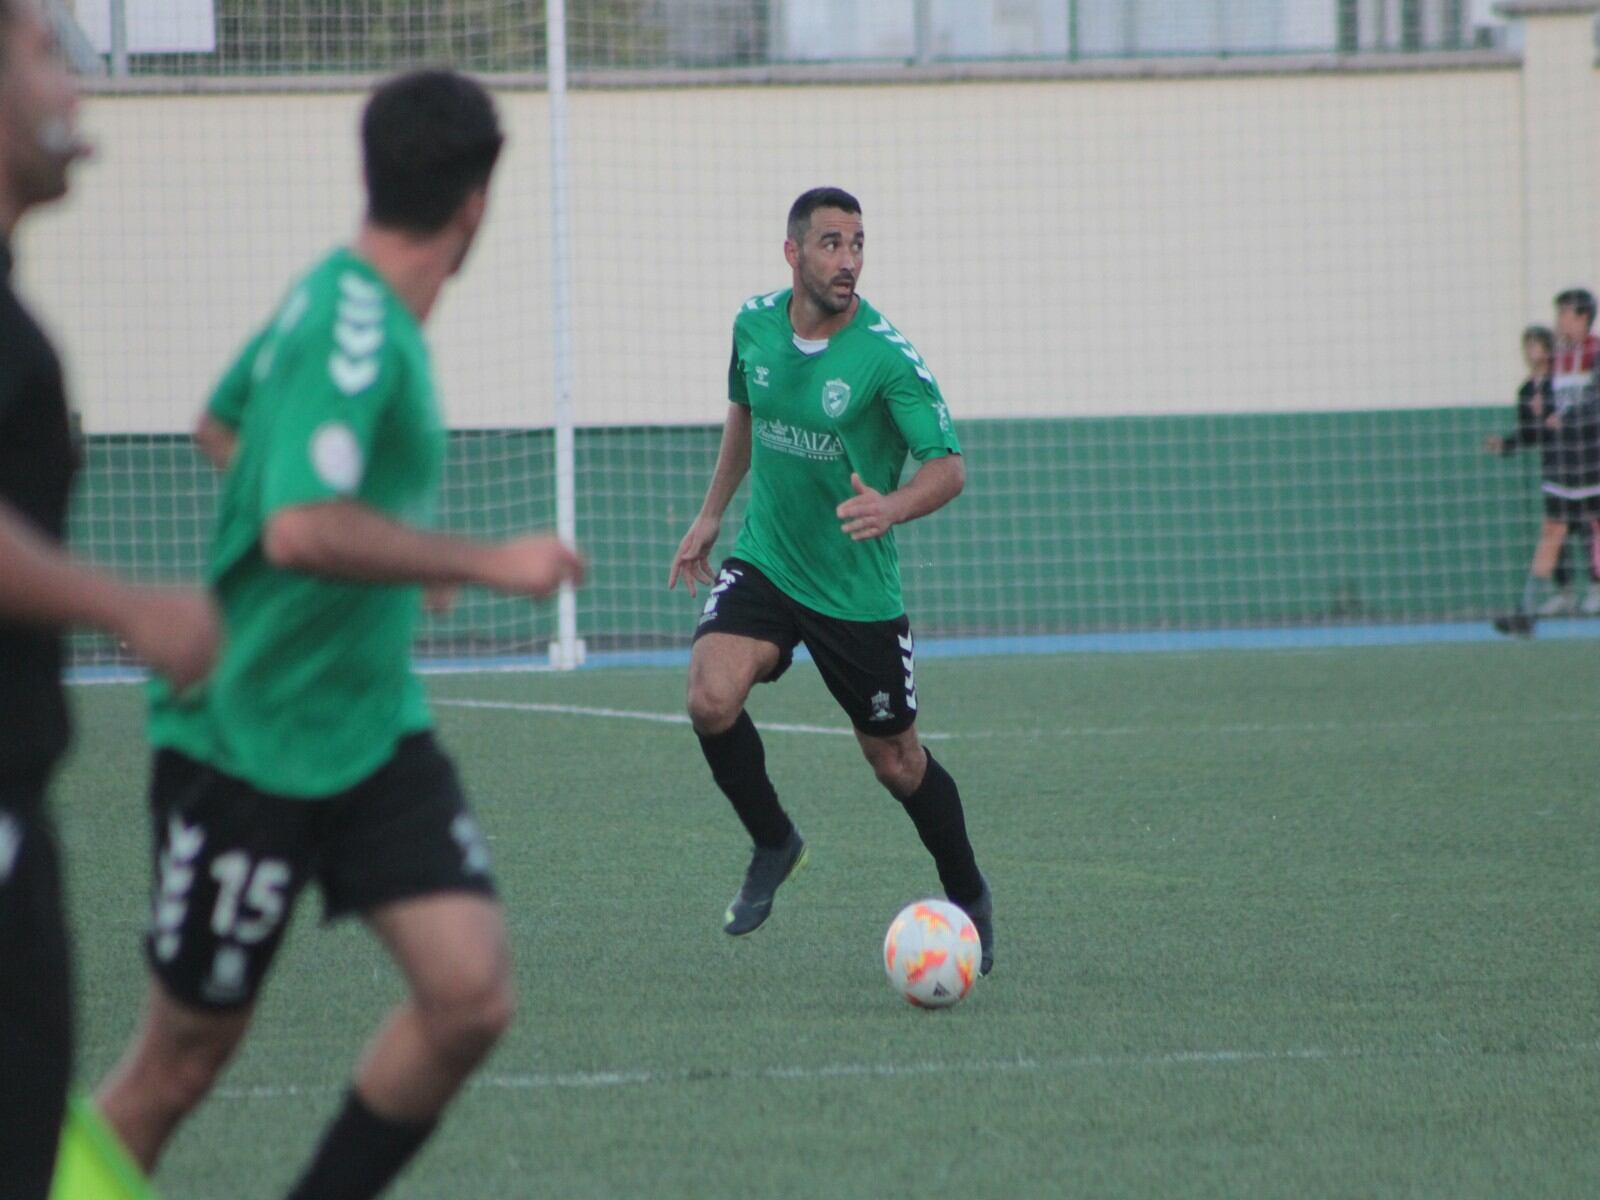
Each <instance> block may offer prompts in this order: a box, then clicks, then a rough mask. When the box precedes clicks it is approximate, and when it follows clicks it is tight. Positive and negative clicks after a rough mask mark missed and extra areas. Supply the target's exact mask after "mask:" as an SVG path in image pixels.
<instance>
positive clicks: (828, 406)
mask: <svg viewBox="0 0 1600 1200" xmlns="http://www.w3.org/2000/svg"><path fill="white" fill-rule="evenodd" d="M849 407H850V385H849V384H848V383H846V382H845V381H844V380H842V379H830V380H828V382H827V383H825V384H823V385H822V411H823V412H825V413H827V414H828V415H829V416H830V417H832V418H834V419H835V420H837V419H838V418H839V416H840V414H841V413H843V412H844V410H845V409H847V408H849Z"/></svg>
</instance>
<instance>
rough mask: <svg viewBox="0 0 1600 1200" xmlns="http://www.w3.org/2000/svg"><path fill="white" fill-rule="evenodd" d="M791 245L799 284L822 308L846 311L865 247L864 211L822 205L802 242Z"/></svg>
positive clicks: (812, 216)
mask: <svg viewBox="0 0 1600 1200" xmlns="http://www.w3.org/2000/svg"><path fill="white" fill-rule="evenodd" d="M789 244H790V246H793V247H794V250H793V256H792V257H791V259H790V261H791V262H792V263H793V264H794V269H795V279H796V283H797V285H798V286H799V287H802V288H804V289H805V292H806V295H807V296H809V297H810V298H811V301H812V302H813V303H814V304H815V305H816V306H817V308H818V309H820V310H821V311H823V312H825V313H831V314H833V315H835V316H837V315H838V314H839V313H842V312H844V311H846V310H847V309H848V308H849V307H850V305H851V303H852V302H853V301H854V300H855V298H856V282H857V281H858V280H859V279H860V278H861V263H862V259H863V256H864V252H865V246H866V234H865V233H864V232H863V230H862V227H861V214H860V213H847V212H842V211H841V210H839V209H837V208H819V209H817V211H816V212H814V213H812V214H811V226H810V228H809V229H807V230H806V236H805V237H804V238H803V239H802V240H801V241H800V243H799V245H795V243H793V242H790V243H789Z"/></svg>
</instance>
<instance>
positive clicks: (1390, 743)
mask: <svg viewBox="0 0 1600 1200" xmlns="http://www.w3.org/2000/svg"><path fill="white" fill-rule="evenodd" d="M1597 668H1600V647H1597V646H1596V644H1594V643H1574V642H1564V643H1535V644H1531V645H1529V644H1517V645H1511V644H1505V645H1468V646H1432V647H1407V648H1386V649H1375V650H1335V651H1325V652H1277V653H1272V652H1210V653H1203V654H1194V655H1184V654H1165V655H1126V656H1123V655H1118V656H1109V655H1107V656H1094V655H1079V656H1058V657H1035V658H1028V657H1014V658H992V659H965V660H930V661H927V662H924V663H922V664H920V666H919V670H918V689H919V693H920V695H921V698H922V702H923V706H922V717H923V720H922V727H923V730H924V732H925V733H928V734H936V735H942V736H941V739H940V740H938V741H935V742H932V743H931V744H932V746H933V748H934V750H935V752H936V753H937V754H938V756H939V757H940V759H941V761H943V762H944V763H945V764H946V765H947V766H948V767H949V768H950V770H951V772H952V774H953V775H954V776H955V777H956V779H957V780H958V781H959V783H960V784H961V787H962V790H963V794H964V796H965V798H966V802H967V808H968V822H969V827H970V828H971V831H972V834H973V838H974V841H975V843H976V845H977V847H978V850H979V855H980V861H981V863H982V865H983V866H984V868H985V870H986V871H987V872H988V874H989V876H990V878H991V880H992V882H993V885H994V888H995V894H996V913H997V917H996V923H997V929H998V938H999V943H998V961H997V965H996V968H995V972H994V974H993V976H992V977H990V978H989V979H987V980H984V981H982V982H981V983H980V985H979V986H978V987H977V988H976V989H975V990H974V993H973V995H972V996H971V997H969V998H968V999H967V1000H966V1001H965V1002H964V1003H962V1004H961V1005H959V1006H958V1007H956V1008H955V1009H953V1010H949V1011H945V1012H939V1013H927V1012H921V1011H917V1010H915V1009H913V1008H911V1007H909V1006H908V1005H906V1004H905V1003H904V1002H903V1001H901V1000H899V999H898V998H896V997H895V996H894V995H893V994H892V993H891V992H890V990H889V988H888V986H887V984H886V982H885V979H884V975H883V969H882V966H881V962H880V958H879V946H880V941H881V938H882V935H883V931H884V929H885V927H886V926H887V924H888V921H889V919H890V917H891V916H892V915H893V914H894V913H895V911H896V910H897V909H898V908H899V907H900V906H901V905H902V904H903V903H905V902H906V901H908V900H911V899H915V898H918V897H919V896H922V895H927V894H931V893H933V892H934V891H935V889H936V879H935V877H934V874H933V871H932V867H931V864H930V863H929V862H928V860H927V858H926V856H925V854H924V852H923V850H922V848H921V846H920V844H919V843H918V842H917V840H916V837H915V835H914V833H913V832H912V829H911V827H910V824H909V822H908V821H907V820H906V818H905V816H904V814H903V812H902V811H901V810H900V808H899V806H898V805H897V804H895V803H894V802H893V801H892V800H890V799H889V798H888V797H887V796H886V795H885V794H884V793H882V792H881V791H880V790H879V789H878V787H877V785H876V784H875V783H874V781H873V780H872V777H871V774H870V772H869V771H868V770H867V768H866V766H865V764H864V762H863V761H862V760H861V758H860V755H859V752H858V751H857V749H856V747H855V745H854V744H853V742H852V740H851V739H850V738H849V737H848V736H835V735H832V734H828V733H819V732H777V731H769V732H768V733H767V735H766V743H767V750H768V758H769V764H770V767H771V770H772V774H773V777H774V779H775V781H776V783H777V785H778V789H779V792H780V794H781V795H782V796H783V797H784V799H785V801H786V803H787V804H788V805H789V806H790V808H791V811H792V812H793V813H794V815H795V817H796V819H797V821H798V823H799V824H800V826H801V828H802V829H803V830H804V831H805V834H806V836H807V838H808V840H809V842H810V844H811V851H812V853H811V862H810V864H809V865H808V866H807V867H806V869H805V870H804V871H803V872H801V873H800V874H799V875H798V876H796V877H795V879H794V880H793V881H792V882H791V883H789V884H788V885H786V886H785V888H784V890H783V891H782V892H781V893H780V894H779V899H778V903H777V906H776V908H775V910H774V914H773V917H772V919H771V921H770V922H769V924H768V925H767V926H766V927H765V928H763V929H762V930H760V931H759V932H758V933H757V934H755V935H754V936H753V937H751V938H749V939H745V940H742V941H737V942H736V941H732V940H730V939H729V938H727V937H726V936H724V935H723V934H722V933H721V931H720V928H719V925H720V918H721V914H722V910H723V907H724V905H725V903H726V901H727V899H728V897H729V896H730V895H731V894H732V892H733V891H734V889H735V887H736V885H737V883H738V880H739V877H740V872H741V871H742V869H743V866H744V860H745V855H746V845H745V843H744V840H743V837H742V835H741V832H740V831H739V829H738V827H737V824H736V822H735V819H734V817H733V815H732V813H731V811H730V810H729V809H728V807H727V805H726V803H725V801H723V800H722V798H721V797H720V796H719V795H718V794H717V793H716V792H715V790H714V789H713V787H712V785H711V781H710V778H709V775H708V772H707V770H706V767H705V764H704V762H703V761H702V760H701V758H700V755H699V751H698V749H697V748H696V745H695V741H694V738H693V736H692V735H691V733H690V732H689V730H688V729H687V728H686V727H685V726H682V725H678V724H672V723H663V722H650V721H645V720H641V719H636V718H630V717H620V716H603V715H596V714H593V713H565V714H564V713H552V712H541V711H528V710H523V709H516V708H465V707H456V706H453V705H449V704H444V703H441V705H440V707H439V708H438V710H437V712H438V717H439V726H440V729H441V732H442V735H443V737H444V740H445V741H446V743H447V745H448V746H449V747H450V748H451V749H452V751H453V752H454V754H455V756H456V758H457V761H458V763H459V764H460V766H461V769H462V772H463V774H464V776H465V779H466V781H467V784H468V787H469V790H470V792H471V794H472V796H473V798H474V802H475V804H476V807H477V810H478V813H479V815H480V817H481V818H482V821H483V824H484V825H485V827H486V830H487V832H488V834H489V836H490V837H491V838H492V839H493V840H492V842H491V850H492V852H493V854H494V856H495V865H496V871H497V875H498V878H499V882H500V887H501V891H502V894H503V897H504V900H505V904H506V909H507V914H508V918H509V922H510V927H511V936H512V941H513V949H514V954H515V958H516V970H517V976H518V980H519V984H520V993H521V1012H520V1014H519V1016H518V1019H517V1022H516V1026H515V1029H514V1031H513V1033H512V1034H511V1035H510V1036H509V1037H508V1038H507V1040H506V1041H505V1043H503V1045H502V1046H501V1048H500V1050H499V1051H498V1053H497V1054H496V1055H495V1056H494V1058H493V1059H492V1060H491V1061H490V1062H489V1064H488V1065H487V1067H486V1068H485V1070H484V1072H483V1074H482V1076H481V1077H480V1079H479V1080H478V1081H477V1082H476V1083H475V1084H474V1085H473V1086H472V1087H471V1088H470V1089H469V1090H468V1091H467V1092H466V1093H465V1094H464V1095H463V1096H462V1097H461V1098H460V1100H459V1101H458V1103H457V1104H456V1105H455V1107H454V1108H453V1109H452V1111H451V1113H450V1115H449V1118H448V1120H447V1122H446V1123H445V1125H444V1126H443V1127H442V1129H441V1131H440V1133H439V1135H438V1136H437V1137H436V1138H435V1139H434V1141H433V1143H432V1144H431V1145H430V1146H429V1147H428V1148H427V1149H426V1150H425V1151H424V1153H423V1154H422V1156H421V1157H420V1158H419V1160H418V1161H417V1162H416V1164H415V1165H414V1166H413V1167H412V1169H411V1170H410V1171H409V1172H408V1174H407V1175H405V1176H404V1177H403V1178H402V1180H401V1181H400V1183H399V1184H398V1185H397V1186H396V1187H395V1188H394V1189H393V1192H392V1193H391V1194H392V1195H394V1196H395V1197H452V1198H453V1197H493V1198H500V1197H508V1198H509V1197H552V1198H554V1197H562V1198H567V1197H572V1198H581V1197H630V1198H632V1197H641V1198H651V1200H670V1198H678V1197H683V1198H690V1197H692V1198H694V1200H722V1198H724V1197H726V1198H734V1197H738V1198H740V1200H746V1198H750V1197H760V1198H764V1200H766V1198H775V1197H819V1198H823V1200H847V1198H853V1197H872V1198H874V1200H883V1198H889V1197H928V1196H967V1197H1058V1196H1069V1195H1071V1196H1095V1197H1121V1196H1130V1197H1131V1196H1160V1197H1189V1196H1218V1197H1237V1196H1291V1195H1293V1196H1318V1197H1321V1196H1440V1197H1465V1196H1483V1197H1490V1196H1493V1197H1507V1196H1528V1197H1555V1196H1573V1197H1577V1196H1587V1195H1595V1194H1600V1139H1597V1138H1596V1137H1595V1131H1596V1130H1597V1129H1600V972H1597V968H1600V936H1597V935H1600V739H1597V736H1596V735H1597V732H1600V690H1597V687H1596V681H1597V679H1600V670H1597ZM682 684H683V680H682V672H681V671H675V670H611V671H592V672H579V673H576V674H571V675H561V676H553V675H464V676H447V677H439V678H435V679H433V680H431V682H430V686H431V690H432V692H433V695H434V696H435V698H436V700H438V701H441V702H444V701H451V700H476V701H490V702H496V703H511V704H531V705H560V706H570V707H577V708H601V709H613V710H626V711H629V712H642V713H660V714H675V713H678V712H680V711H681V693H682ZM75 701H76V705H77V709H78V714H79V719H80V727H81V733H80V737H79V743H78V747H77V751H76V753H75V755H74V757H73V759H72V762H71V764H70V766H69V767H68V769H67V770H66V771H65V773H64V775H63V776H62V778H61V779H60V781H59V782H58V785H57V787H56V788H55V792H54V809H55V812H56V814H57V817H58V820H59V823H60V825H61V829H62V835H63V841H64V843H65V846H66V852H67V856H68V861H69V867H70V871H69V878H70V885H71V891H72V902H73V903H72V909H73V918H74V928H75V932H76V937H77V946H78V962H79V976H80V977H79V993H80V997H81V1002H80V1021H79V1026H80V1032H81V1042H82V1044H81V1048H80V1054H79V1074H80V1077H81V1078H82V1079H83V1080H84V1081H85V1082H92V1081H93V1080H94V1079H96V1078H97V1077H98V1076H99V1074H100V1073H102V1072H103V1071H104V1070H105V1069H106V1068H108V1067H109V1066H110V1065H111V1063H112V1062H113V1060H114V1058H115V1057H116V1055H117V1053H118V1052H119V1050H120V1048H121V1045H122V1042H123V1040H124V1039H125V1038H126V1037H127V1035H128V1033H129V1032H130V1030H131V1028H132V1026H133V1022H134V1020H135V1018H136V1015H137V1008H138V1000H139V996H140V994H141V991H142V988H143V967H142V962H141V958H140V951H139V944H138V939H139V934H140V930H141V928H142V925H143V921H144V915H145V909H146V896H147V889H148V876H149V867H148V864H147V858H146V856H147V844H148V832H147V826H146V818H145V813H144V804H143V774H144V765H145V755H144V750H143V745H142V741H141V737H140V720H141V715H142V704H141V698H140V695H139V691H138V689H136V688H129V687H86V688H80V689H77V690H76V692H75ZM751 707H752V712H753V714H754V716H755V718H756V720H757V723H758V724H762V723H765V724H767V725H768V726H769V727H770V726H771V725H772V724H774V723H778V722H790V723H795V724H799V725H808V726H824V727H829V728H831V729H835V730H838V731H839V732H840V733H841V734H842V733H843V730H844V721H843V719H842V717H841V716H840V715H839V714H838V713H837V711H836V710H835V709H834V708H833V706H832V703H831V701H830V700H829V698H828V696H827V694H826V692H825V691H824V690H823V688H822V686H821V684H820V683H819V682H817V680H816V678H815V674H814V672H813V671H812V669H811V668H810V667H809V666H807V665H805V664H800V665H798V666H797V667H796V668H795V670H794V671H793V672H792V673H791V675H790V677H789V678H788V679H786V680H785V681H784V682H783V683H782V684H781V685H780V686H778V687H770V688H762V689H759V690H758V692H757V695H756V697H755V699H754V700H753V701H752V706H751ZM317 911H318V910H317V904H316V901H315V898H314V897H311V896H307V897H306V898H305V899H304V900H303V902H302V904H301V907H300V911H299V919H298V921H297V923H296V926H295V928H294V931H293V933H292V934H291V937H290V939H289V943H288V945H287V947H286V949H285V950H284V952H283V954H282V955H281V957H280V959H279V963H278V967H277V970H276V972H275V974H274V976H273V977H272V978H271V980H270V981H269V983H268V985H267V989H266V992H265V995H264V997H263V999H262V1002H261V1005H260V1010H259V1013H258V1018H257V1022H256V1027H255V1029H254V1031H253V1035H252V1037H251V1039H250V1040H249V1042H248V1043H247V1046H246V1049H245V1050H244V1052H243V1053H242V1054H241V1056H240V1058H239V1059H238V1061H237V1062H236V1063H235V1064H234V1065H233V1067H232V1068H231V1069H230V1070H229V1072H228V1073H227V1075H226V1077H225V1079H224V1081H223V1083H222V1085H221V1089H220V1091H219V1092H218V1093H217V1094H216V1095H214V1096H213V1097H212V1098H211V1099H210V1101H208V1103H207V1104H206V1105H205V1106H204V1107H203V1108H202V1109H201V1110H200V1111H199V1113H198V1114H197V1115H196V1116H195V1117H194V1119H193V1120H192V1121H191V1122H190V1123H189V1124H188V1125H187V1126H185V1127H184V1128H183V1129H182V1130H181V1131H180V1133H179V1135H178V1136H177V1138H176V1139H175V1141H174V1143H173V1144H172V1146H171V1149H170V1151H169V1154H168V1157H167V1159H166V1160H165V1162H164V1163H163V1165H162V1168H161V1171H160V1173H159V1174H158V1176H157V1181H158V1184H159V1185H160V1188H161V1191H162V1194H163V1195H164V1196H166V1197H168V1198H169V1200H171V1198H177V1200H184V1198H189V1197H193V1198H197V1200H198V1198H202V1197H229V1198H234V1197H238V1198H241V1200H249V1198H253V1197H263V1198H266V1197H275V1196H279V1195H281V1194H282V1193H283V1191H284V1190H285V1188H286V1186H287V1185H288V1183H289V1181H290V1180H291V1179H292V1177H293V1176H294V1174H295V1173H296V1172H297V1171H298V1169H299V1166H300V1165H301V1163H302V1162H303V1161H304V1158H305V1157H306V1155H307V1154H308V1153H309V1151H310V1148H311V1146H312V1144H313V1142H314V1140H315V1138H316V1136H317V1134H318V1132H319V1130H320V1128H321V1126H322V1124H323V1122H324V1121H325V1120H326V1119H327V1118H328V1116H329V1115H330V1114H331V1113H332V1111H333V1110H334V1109H335V1107H336V1106H337V1104H338V1103H339V1099H340V1093H341V1091H342V1089H343V1087H344V1084H345V1081H346V1079H347V1078H348V1071H349V1066H350V1064H351V1063H352V1062H353V1061H354V1059H355V1057H356V1055H357V1053H358V1052H359V1050H360V1047H361V1045H362V1042H363V1040H364V1039H365V1037H366V1035H367V1034H368V1032H369V1031H370V1030H371V1029H372V1028H373V1027H374V1026H375V1025H376V1023H377V1021H378V1019H379V1017H380V1016H381V1014H382V1013H383V1012H384V1011H385V1009H386V1008H387V1007H388V1006H389V1005H390V1004H391V1003H392V1002H393V1001H394V1000H395V999H396V998H397V997H398V996H399V995H400V993H401V988H400V984H399V981H398V979H397V977H396V974H395V972H394V971H393V970H392V969H391V968H390V967H389V965H388V964H387V962H386V960H385V959H384V958H383V956H382V954H381V952H380V951H379V949H378V948H377V946H376V944H375V943H374V942H373V941H372V940H371V938H370V937H369V936H368V935H366V934H365V932H364V931H363V930H362V929H360V927H359V926H354V925H349V924H346V925H341V926H337V927H334V928H333V929H326V928H323V927H321V926H320V925H319V924H318V919H317Z"/></svg>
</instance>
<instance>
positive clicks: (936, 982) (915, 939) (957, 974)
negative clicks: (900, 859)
mask: <svg viewBox="0 0 1600 1200" xmlns="http://www.w3.org/2000/svg"><path fill="white" fill-rule="evenodd" d="M982 949H983V947H982V946H981V945H980V944H979V941H978V928H977V926H976V925H974V924H973V923H972V918H971V917H969V916H967V914H966V913H964V912H962V911H961V909H959V908H957V907H956V906H955V905H954V904H951V903H950V902H949V901H948V900H918V901H917V902H916V903H915V904H908V905H906V906H905V907H904V908H902V909H901V910H900V915H899V916H897V917H896V918H895V919H894V921H893V923H891V924H890V926H889V932H888V933H887V934H886V935H885V936H884V939H883V969H884V970H885V971H887V972H888V973H889V985H890V986H891V987H892V988H894V990H895V991H897V992H899V993H900V995H902V996H904V997H905V998H906V999H907V1000H908V1001H910V1002H911V1003H912V1004H915V1005H916V1006H917V1007H918V1008H948V1007H949V1006H950V1005H952V1004H955V1003H956V1002H957V1001H959V1000H960V999H961V998H962V997H963V996H965V995H966V994H967V993H968V992H970V991H971V990H972V982H973V980H975V979H977V977H978V961H979V958H980V957H981V953H982Z"/></svg>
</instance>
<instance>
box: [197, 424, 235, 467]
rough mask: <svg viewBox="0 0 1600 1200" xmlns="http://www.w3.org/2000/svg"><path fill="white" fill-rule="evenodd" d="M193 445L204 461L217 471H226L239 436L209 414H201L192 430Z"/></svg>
mask: <svg viewBox="0 0 1600 1200" xmlns="http://www.w3.org/2000/svg"><path fill="white" fill-rule="evenodd" d="M194 444H195V446H196V447H197V448H198V449H199V451H200V453H201V454H203V455H205V456H206V461H207V462H209V463H210V464H211V465H212V466H213V467H215V468H216V469H217V470H219V471H225V470H227V469H228V464H229V463H230V462H232V461H233V452H234V450H235V449H237V448H238V445H239V434H238V433H237V432H236V431H235V430H233V429H231V428H229V427H228V426H227V425H224V424H223V423H222V422H221V421H219V420H217V418H216V417H214V416H212V415H211V414H210V413H201V414H200V421H199V423H198V424H197V425H196V426H195V429H194Z"/></svg>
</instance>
